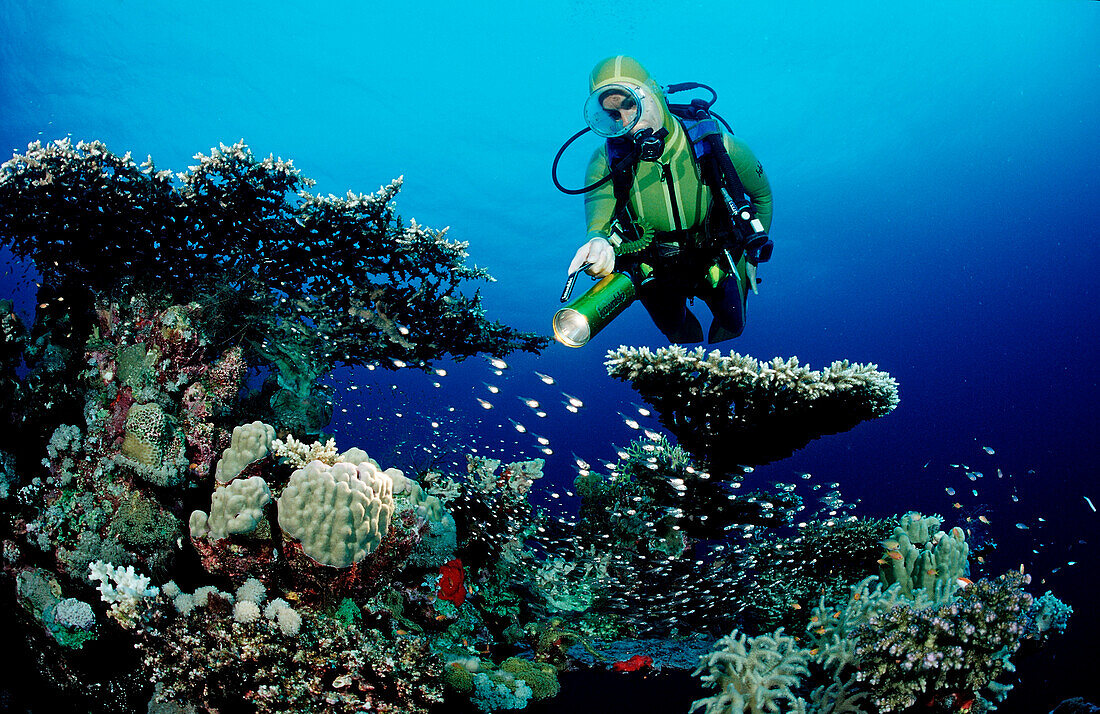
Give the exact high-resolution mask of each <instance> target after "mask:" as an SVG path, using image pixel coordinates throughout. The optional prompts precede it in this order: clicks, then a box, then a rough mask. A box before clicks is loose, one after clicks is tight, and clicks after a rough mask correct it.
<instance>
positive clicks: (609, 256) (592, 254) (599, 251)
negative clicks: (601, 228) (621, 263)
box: [569, 236, 615, 278]
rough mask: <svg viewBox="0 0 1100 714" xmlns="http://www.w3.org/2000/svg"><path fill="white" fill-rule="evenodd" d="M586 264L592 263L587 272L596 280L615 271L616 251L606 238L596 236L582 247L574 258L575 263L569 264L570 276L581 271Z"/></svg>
mask: <svg viewBox="0 0 1100 714" xmlns="http://www.w3.org/2000/svg"><path fill="white" fill-rule="evenodd" d="M585 263H591V264H592V265H590V266H588V270H586V271H585V272H586V273H588V274H589V275H591V276H592V277H595V278H602V277H604V276H606V275H610V274H611V271H612V270H614V269H615V249H614V248H612V247H611V244H610V243H608V242H607V239H606V238H601V237H600V236H596V237H595V238H593V239H592V240H590V241H588V242H587V243H585V244H584V245H582V246H581V247H580V248H579V249H578V250H577V254H576V255H574V256H573V262H571V263H570V264H569V274H570V275H572V274H573V273H575V272H576V271H578V270H580V268H581V266H582V265H584V264H585Z"/></svg>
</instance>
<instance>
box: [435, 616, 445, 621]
mask: <svg viewBox="0 0 1100 714" xmlns="http://www.w3.org/2000/svg"><path fill="white" fill-rule="evenodd" d="M435 619H436V620H438V621H443V620H446V619H447V616H446V615H436V616H435Z"/></svg>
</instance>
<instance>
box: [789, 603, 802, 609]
mask: <svg viewBox="0 0 1100 714" xmlns="http://www.w3.org/2000/svg"><path fill="white" fill-rule="evenodd" d="M791 607H792V608H794V609H795V610H801V609H802V606H801V605H799V604H798V603H797V602H792V603H791Z"/></svg>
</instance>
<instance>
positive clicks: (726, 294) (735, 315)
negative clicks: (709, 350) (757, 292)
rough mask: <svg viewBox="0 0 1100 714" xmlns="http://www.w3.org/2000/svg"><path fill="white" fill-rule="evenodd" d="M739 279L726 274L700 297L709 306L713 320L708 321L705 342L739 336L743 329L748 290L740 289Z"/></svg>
mask: <svg viewBox="0 0 1100 714" xmlns="http://www.w3.org/2000/svg"><path fill="white" fill-rule="evenodd" d="M741 287H742V286H741V281H739V280H738V279H737V278H736V277H734V276H732V275H728V276H726V278H725V279H724V280H722V282H720V283H718V286H717V287H716V288H713V289H711V290H707V291H706V293H705V294H703V295H701V296H700V297H702V298H703V300H704V302H706V303H707V306H708V307H710V311H711V313H712V314H713V315H714V321H713V322H711V323H710V332H709V334H708V335H707V342H709V343H711V344H714V343H715V342H723V341H725V340H732V339H733V338H734V337H740V336H741V333H742V332H744V330H745V313H746V307H747V303H748V298H749V296H748V291H747V290H744V291H743V290H742V289H741Z"/></svg>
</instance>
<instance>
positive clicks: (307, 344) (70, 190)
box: [0, 139, 546, 388]
mask: <svg viewBox="0 0 1100 714" xmlns="http://www.w3.org/2000/svg"><path fill="white" fill-rule="evenodd" d="M195 159H196V163H195V164H194V165H193V166H191V167H189V168H188V170H187V171H185V172H182V173H179V174H173V173H172V172H170V171H164V170H157V169H156V168H155V166H154V165H153V161H152V158H149V159H148V160H146V161H145V162H143V163H141V164H138V163H136V162H135V161H134V160H133V159H131V157H130V155H129V154H126V155H124V156H119V155H117V154H114V153H112V152H111V151H109V150H108V149H107V147H106V146H105V145H104V144H103V143H101V142H97V141H92V142H80V143H77V144H73V143H71V142H70V141H69V140H67V139H63V140H59V141H55V142H51V143H46V144H42V143H40V142H35V143H32V144H30V145H29V146H28V147H27V151H26V152H25V153H23V154H17V155H15V156H13V157H12V159H11V160H9V161H8V162H6V163H5V164H4V165H3V167H2V168H0V236H2V239H0V240H2V241H3V243H4V244H6V245H11V247H12V249H13V251H14V252H15V253H16V255H19V256H22V257H29V258H31V259H32V260H34V262H35V265H36V267H37V268H38V269H39V270H40V271H41V272H42V274H43V278H44V284H45V285H46V286H48V287H49V289H51V290H55V291H57V292H58V293H59V294H67V295H68V297H67V298H66V300H65V302H64V303H63V304H61V305H59V306H56V307H55V308H54V309H56V310H59V311H61V312H65V311H71V310H76V311H79V310H80V309H81V306H82V305H83V306H86V307H90V303H89V301H88V298H87V295H88V291H94V292H96V293H99V294H101V295H104V294H105V295H112V294H115V293H118V292H119V291H121V290H123V289H126V290H134V289H136V290H139V291H148V292H156V293H157V294H162V295H167V296H169V299H170V300H172V301H173V302H176V303H179V304H187V303H190V302H192V301H195V302H197V303H198V304H199V305H201V306H203V308H204V309H206V314H205V320H206V322H207V323H208V324H211V323H213V324H214V325H215V327H214V330H215V333H214V335H213V337H214V340H213V341H214V342H215V343H218V344H220V343H222V342H223V338H224V337H228V336H229V334H230V332H231V334H232V335H233V337H234V338H235V341H238V342H241V341H243V344H244V345H245V346H246V351H247V353H246V355H245V360H246V361H247V362H248V363H250V364H256V363H264V364H267V365H271V366H274V367H275V368H276V370H277V371H278V372H279V373H280V375H281V377H282V381H283V382H284V384H283V386H284V388H288V387H289V388H294V387H298V386H302V385H305V386H307V387H308V386H310V385H311V384H312V383H313V382H314V380H315V379H316V378H317V377H319V376H321V375H323V374H324V373H325V372H327V371H328V369H329V368H330V367H331V365H332V364H333V362H334V361H335V360H337V359H338V360H340V361H342V362H345V363H350V364H364V363H367V362H381V363H382V364H383V365H384V366H390V365H391V362H390V360H392V359H400V360H402V361H403V362H404V363H407V364H419V363H421V362H425V361H430V360H435V359H438V358H440V357H442V356H443V355H448V354H449V355H453V356H455V357H458V358H460V359H461V358H462V357H465V356H469V355H473V354H477V353H480V352H490V353H492V354H496V355H502V354H504V353H507V352H510V351H512V350H514V349H529V350H538V349H540V348H541V347H542V346H544V345H545V344H546V339H545V338H541V337H537V336H535V335H533V334H526V333H520V332H516V331H514V330H511V329H510V328H507V327H505V326H503V325H501V324H500V323H496V322H490V321H488V320H486V319H485V317H484V311H483V309H482V307H481V302H480V298H479V297H478V296H477V295H476V294H475V295H473V296H472V297H470V296H466V295H464V294H463V293H462V292H461V289H462V287H463V286H464V285H465V283H466V282H468V281H470V280H485V279H489V275H488V273H487V272H485V271H484V270H483V269H480V268H477V267H469V266H467V265H466V264H465V260H466V257H467V252H466V247H467V245H466V244H465V243H462V242H456V241H452V240H449V239H447V238H446V235H445V234H446V231H445V230H444V231H439V230H433V229H431V228H426V227H424V226H421V225H419V224H417V223H415V222H412V223H409V224H407V225H402V223H401V221H400V219H399V218H398V216H397V215H396V214H395V212H394V209H393V200H394V197H395V196H396V194H397V192H398V191H399V190H400V188H401V180H400V179H398V180H396V181H394V182H392V183H390V184H389V185H387V186H384V187H382V188H381V189H380V190H379V191H378V192H377V193H375V194H370V195H362V194H355V193H353V192H348V195H347V197H343V198H342V197H337V196H333V195H328V196H322V195H314V194H311V193H309V192H308V190H307V189H308V188H310V187H311V186H312V185H313V181H312V180H310V179H308V178H306V177H303V176H302V175H301V174H300V172H299V171H298V169H296V168H295V167H294V165H293V163H292V162H290V161H283V160H281V159H275V158H273V157H268V158H266V159H258V158H256V157H255V156H253V154H252V152H251V150H250V149H249V148H248V146H246V145H245V144H244V143H243V142H239V143H237V144H234V145H232V146H226V145H224V144H223V145H221V146H219V147H216V148H214V149H211V151H210V153H209V155H204V154H201V153H200V154H196V156H195ZM152 236H155V240H151V239H150V237H152ZM123 265H125V266H127V270H125V271H123V270H119V267H120V266H123ZM222 331H225V332H224V333H223V332H222ZM299 377H303V379H300V378H299ZM292 385H293V386H292Z"/></svg>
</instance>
